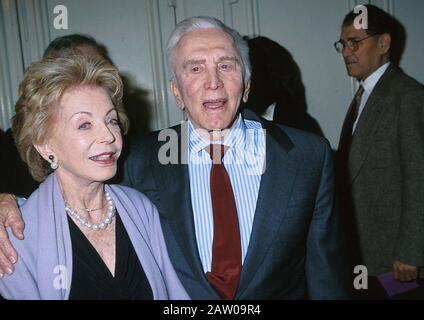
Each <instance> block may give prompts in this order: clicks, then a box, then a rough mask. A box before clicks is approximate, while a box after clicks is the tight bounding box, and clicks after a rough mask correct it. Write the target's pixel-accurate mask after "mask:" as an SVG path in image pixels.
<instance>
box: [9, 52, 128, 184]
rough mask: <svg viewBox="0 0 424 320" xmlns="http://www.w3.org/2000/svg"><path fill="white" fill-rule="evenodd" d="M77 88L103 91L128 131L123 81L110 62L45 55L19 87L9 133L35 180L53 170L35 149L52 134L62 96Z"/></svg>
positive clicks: (66, 54)
mask: <svg viewBox="0 0 424 320" xmlns="http://www.w3.org/2000/svg"><path fill="white" fill-rule="evenodd" d="M78 86H96V87H100V88H103V89H104V90H105V91H106V92H107V94H108V95H109V97H110V99H111V101H112V103H113V105H114V106H115V108H116V111H117V113H118V117H119V121H120V126H121V130H122V132H123V133H124V134H125V133H126V132H127V130H128V126H129V121H128V117H127V115H126V114H125V110H124V108H123V105H122V89H123V88H122V80H121V78H120V76H119V73H118V70H117V69H116V67H115V66H113V65H112V64H110V62H108V61H107V60H105V59H102V58H100V57H98V56H92V57H90V56H87V55H83V54H81V52H79V51H76V50H67V51H66V52H64V53H63V54H61V56H60V57H57V56H47V57H45V58H43V59H41V60H40V61H38V62H35V63H33V64H31V65H30V66H29V68H28V69H27V70H26V72H25V74H24V79H23V80H22V82H21V84H20V86H19V95H20V97H19V100H18V102H17V103H16V106H15V110H16V114H15V116H14V118H13V122H12V132H13V136H14V139H15V143H16V147H17V148H18V151H19V154H20V156H21V158H22V159H23V160H24V161H25V162H26V164H27V165H28V167H29V171H30V173H31V175H32V176H33V177H34V179H35V180H37V181H43V180H44V179H45V178H46V177H47V176H48V175H49V173H50V172H51V171H52V169H51V168H50V165H49V163H48V162H47V161H46V160H44V158H43V157H42V156H41V155H40V154H39V153H38V151H37V150H36V149H35V147H34V146H35V145H37V144H42V143H43V142H45V141H46V140H47V138H48V136H49V135H50V134H52V132H53V126H54V123H55V114H56V109H57V108H58V107H59V101H60V99H61V97H62V95H63V94H64V93H65V91H67V90H68V89H72V88H75V87H78Z"/></svg>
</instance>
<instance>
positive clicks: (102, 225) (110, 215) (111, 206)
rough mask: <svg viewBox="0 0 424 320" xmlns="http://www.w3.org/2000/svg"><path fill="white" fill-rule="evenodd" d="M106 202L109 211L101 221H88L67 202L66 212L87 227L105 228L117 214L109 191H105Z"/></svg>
mask: <svg viewBox="0 0 424 320" xmlns="http://www.w3.org/2000/svg"><path fill="white" fill-rule="evenodd" d="M105 197H106V202H107V205H108V206H107V212H106V218H104V219H103V221H102V222H100V223H88V222H87V220H85V219H84V218H83V217H81V216H80V215H79V214H78V213H77V212H76V211H75V210H73V209H72V208H71V207H70V206H69V204H68V203H67V202H65V210H66V212H67V213H68V214H69V215H70V216H71V217H72V218H74V219H75V220H77V221H78V222H79V223H81V224H82V225H83V226H84V227H87V228H89V229H91V230H96V231H97V230H102V229H105V228H106V227H107V226H108V225H109V224H110V223H111V222H112V220H113V217H114V216H115V212H116V210H115V204H114V203H113V200H112V198H111V196H110V195H109V193H108V192H105Z"/></svg>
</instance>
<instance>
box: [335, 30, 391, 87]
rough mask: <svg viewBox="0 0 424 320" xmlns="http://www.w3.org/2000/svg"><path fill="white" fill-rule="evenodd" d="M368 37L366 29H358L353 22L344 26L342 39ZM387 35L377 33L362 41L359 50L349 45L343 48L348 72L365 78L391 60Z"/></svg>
mask: <svg viewBox="0 0 424 320" xmlns="http://www.w3.org/2000/svg"><path fill="white" fill-rule="evenodd" d="M365 37H368V34H367V33H366V32H365V30H364V29H356V28H355V27H354V26H353V24H352V25H349V26H345V27H343V28H342V32H341V35H340V40H343V41H345V42H346V41H348V40H349V39H355V40H361V39H363V38H365ZM385 40H387V39H386V38H385V37H383V36H381V35H376V36H374V37H370V38H368V39H365V40H363V41H361V42H360V43H359V44H358V50H356V51H352V50H351V49H349V48H348V47H345V48H344V49H343V59H344V62H345V65H346V69H347V73H348V74H349V76H351V77H355V78H356V79H358V80H365V79H366V78H367V77H368V76H370V75H371V74H372V73H373V72H374V71H376V70H377V69H378V68H379V67H380V66H382V65H383V64H385V63H386V62H388V61H389V56H388V49H389V46H387V43H386V41H385Z"/></svg>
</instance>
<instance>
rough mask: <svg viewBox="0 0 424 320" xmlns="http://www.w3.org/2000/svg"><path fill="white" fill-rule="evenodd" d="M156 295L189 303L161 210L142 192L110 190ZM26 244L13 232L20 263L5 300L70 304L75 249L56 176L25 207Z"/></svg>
mask: <svg viewBox="0 0 424 320" xmlns="http://www.w3.org/2000/svg"><path fill="white" fill-rule="evenodd" d="M106 191H107V192H109V193H110V195H111V197H112V198H113V200H114V201H115V205H116V209H117V210H118V212H119V215H120V217H121V220H122V222H123V224H124V226H125V229H126V231H127V233H128V235H129V238H130V240H131V243H132V245H133V246H134V249H135V251H136V253H137V256H138V259H139V260H140V262H141V265H142V266H143V269H144V272H145V273H146V276H147V279H148V281H149V283H150V286H151V288H152V291H153V297H154V299H158V300H163V299H181V300H185V299H189V296H188V295H187V293H186V291H185V289H184V288H183V286H182V284H181V282H180V281H179V279H178V277H177V275H176V273H175V270H174V268H173V267H172V265H171V262H170V260H169V257H168V251H167V249H166V245H165V240H164V238H163V233H162V228H161V225H160V221H159V215H158V212H157V210H156V207H155V206H154V205H153V204H152V203H151V202H150V200H149V199H147V197H146V196H144V195H143V194H141V193H139V192H138V191H136V190H134V189H131V188H128V187H123V186H119V185H110V186H109V185H106ZM21 211H22V215H23V217H24V220H25V224H26V227H25V239H24V240H22V241H20V240H17V239H15V237H14V236H13V235H12V234H11V233H10V232H9V237H10V239H11V241H12V244H13V246H14V247H15V248H16V250H17V252H18V255H19V258H18V262H17V264H16V265H15V272H14V273H13V274H12V275H10V276H5V277H4V278H3V279H1V280H0V294H1V295H2V296H3V297H4V298H6V299H48V300H63V299H65V300H66V299H68V297H69V292H70V287H71V281H72V244H71V237H70V233H69V226H68V220H67V215H66V212H65V205H64V200H63V197H62V193H61V191H60V188H59V185H58V181H57V177H56V175H55V174H54V173H53V174H51V175H50V176H49V177H48V178H47V179H46V180H45V181H44V182H43V183H42V184H41V185H40V187H39V188H38V189H37V190H36V191H35V192H34V193H33V194H32V195H31V197H30V198H29V199H28V200H27V201H26V202H25V204H24V205H23V206H22V207H21Z"/></svg>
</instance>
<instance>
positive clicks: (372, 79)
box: [360, 62, 390, 94]
mask: <svg viewBox="0 0 424 320" xmlns="http://www.w3.org/2000/svg"><path fill="white" fill-rule="evenodd" d="M389 65H390V62H387V63H385V64H383V65H382V66H381V67H380V68H378V69H377V70H376V71H374V72H373V73H372V74H371V75H370V76H369V77H368V78H366V79H365V80H363V81H360V84H361V85H362V86H363V87H364V91H365V92H366V93H368V94H370V93H371V92H372V91H373V90H374V87H375V85H376V84H377V82H378V80H380V78H381V76H382V75H383V73H384V72H385V71H386V70H387V68H388V67H389Z"/></svg>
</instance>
